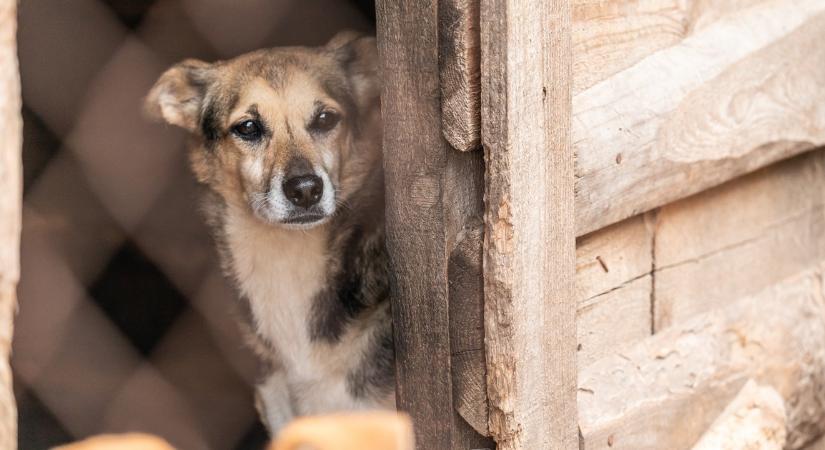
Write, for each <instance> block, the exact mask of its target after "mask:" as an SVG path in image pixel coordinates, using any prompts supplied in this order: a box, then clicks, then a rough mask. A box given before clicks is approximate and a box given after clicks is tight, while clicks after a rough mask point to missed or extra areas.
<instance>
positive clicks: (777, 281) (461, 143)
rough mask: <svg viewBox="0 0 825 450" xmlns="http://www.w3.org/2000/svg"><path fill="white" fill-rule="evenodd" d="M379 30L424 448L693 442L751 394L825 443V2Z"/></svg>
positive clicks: (736, 0)
mask: <svg viewBox="0 0 825 450" xmlns="http://www.w3.org/2000/svg"><path fill="white" fill-rule="evenodd" d="M377 19H378V41H379V51H380V53H381V56H382V61H383V71H384V83H385V85H384V96H383V98H382V101H383V108H384V111H383V113H384V119H385V135H384V144H385V167H386V170H387V194H388V195H387V230H388V244H389V247H390V253H391V255H392V261H391V264H392V269H393V273H395V277H396V278H395V280H394V283H393V291H392V294H393V302H394V303H393V311H394V318H395V333H396V352H397V360H398V366H399V367H398V372H397V386H398V402H399V407H400V408H402V409H405V410H407V411H409V412H410V413H411V414H412V415H413V417H414V419H415V422H416V426H417V428H416V437H417V440H418V448H421V449H447V448H453V449H474V448H492V447H493V446H494V445H495V446H497V448H499V449H554V448H564V449H568V448H586V449H593V448H628V449H644V448H650V449H654V448H689V447H691V446H692V445H693V444H694V443H696V442H697V441H698V440H699V438H700V437H701V436H702V434H703V433H704V432H705V431H706V430H707V429H708V428H709V427H710V426H711V423H712V422H713V421H714V419H715V418H716V417H717V415H719V414H721V413H722V411H723V410H724V409H725V406H726V405H727V404H728V402H730V401H732V400H733V398H734V396H735V395H736V394H737V392H738V391H739V389H740V388H741V387H742V386H743V385H745V382H746V381H747V380H749V379H753V380H755V382H758V383H760V384H763V385H765V386H768V387H771V388H773V389H775V390H776V391H778V393H779V394H780V395H781V397H782V398H783V399H784V401H785V404H784V407H785V408H786V410H787V411H786V413H787V414H786V416H785V417H784V418H783V420H784V422H783V427H784V428H783V430H786V431H787V447H786V448H801V447H803V446H804V445H806V444H808V443H809V442H810V441H812V440H813V439H814V438H815V437H816V436H817V435H819V434H821V433H822V431H823V430H824V429H825V358H824V356H825V354H824V353H823V347H824V346H823V342H825V308H824V307H823V304H825V301H823V293H822V289H821V286H822V284H821V283H822V269H823V266H822V261H823V260H825V251H823V249H825V246H824V245H823V243H825V228H823V226H825V216H823V205H825V203H824V202H823V200H825V199H823V195H825V185H823V179H825V173H823V165H822V164H823V154H822V153H823V152H822V151H814V152H812V153H808V154H806V155H804V156H797V157H795V156H796V155H800V154H802V153H805V152H808V151H811V150H814V149H815V148H817V147H818V146H821V145H823V144H825V45H823V42H825V2H823V1H818V0H812V1H791V0H775V1H774V0H722V1H704V0H688V1H681V0H657V1H652V2H649V1H638V0H622V1H619V0H616V1H613V0H608V1H593V0H518V1H517V0H418V1H414V0H413V1H401V2H398V1H391V0H378V1H377ZM788 158H791V159H790V160H789V161H787V162H780V161H782V160H785V159H788ZM775 163H776V164H775ZM763 168H764V169H763ZM760 169H762V170H760ZM754 172H755V173H754ZM734 179H736V180H734ZM717 186H718V187H717ZM703 191H704V192H703ZM700 193H701V194H700ZM732 336H735V337H736V338H735V339H734V338H732ZM754 392H762V391H760V390H759V389H758V388H752V389H751V390H748V391H745V390H743V394H741V395H742V396H744V397H745V398H748V397H747V396H748V395H756V394H753V393H754ZM760 395H761V394H760ZM743 401H744V400H740V403H741V402H743ZM768 403H770V402H768ZM737 404H738V403H737ZM720 426H723V425H720ZM723 429H724V428H723ZM766 429H767V428H766ZM742 436H744V434H743V435H741V436H740V437H741V439H743V440H742V441H741V443H743V445H744V443H747V442H750V441H747V439H745V438H744V437H742ZM705 442H715V441H713V440H712V439H711V438H708V439H706V440H705ZM706 448H707V447H706ZM731 448H736V447H731Z"/></svg>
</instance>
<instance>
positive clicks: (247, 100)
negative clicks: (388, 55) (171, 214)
mask: <svg viewBox="0 0 825 450" xmlns="http://www.w3.org/2000/svg"><path fill="white" fill-rule="evenodd" d="M379 91H380V80H379V76H378V70H377V55H376V50H375V40H374V39H373V38H369V37H363V36H359V35H355V34H353V33H342V34H339V35H338V36H336V37H335V38H333V39H332V40H331V41H330V42H329V43H328V44H327V45H326V46H323V47H320V48H302V47H291V48H275V49H268V50H260V51H256V52H253V53H249V54H246V55H243V56H240V57H237V58H235V59H232V60H229V61H223V62H217V63H214V64H207V63H205V62H201V61H196V60H187V61H184V62H182V63H180V64H178V65H176V66H174V67H172V68H171V69H169V70H168V71H167V72H166V73H164V74H163V75H162V76H161V77H160V79H159V80H158V81H157V83H156V84H155V86H154V87H153V88H152V90H151V92H150V93H149V95H148V97H147V99H146V107H147V111H148V112H149V114H150V115H152V116H154V117H158V118H162V119H163V120H165V121H167V122H168V123H171V124H174V125H178V126H180V127H183V128H185V129H186V130H188V131H189V132H190V133H191V135H192V144H191V146H190V161H191V166H192V169H193V171H194V173H195V176H196V177H197V179H198V181H199V182H200V183H202V184H203V185H205V186H206V187H207V189H206V193H205V197H206V201H205V205H206V208H205V210H206V215H207V219H208V222H209V224H210V226H211V227H212V229H213V231H214V235H215V239H216V241H217V244H218V248H219V251H220V254H221V259H222V262H223V266H224V269H225V271H226V272H227V275H228V276H229V277H230V278H231V279H233V280H234V281H235V283H236V285H237V287H238V290H239V291H240V296H241V298H242V299H243V300H244V303H245V305H246V310H247V311H248V313H249V314H248V316H249V317H248V318H249V320H248V322H249V328H250V330H251V333H250V334H251V335H252V336H254V339H253V340H254V348H255V349H256V350H257V352H258V354H259V355H260V357H261V358H262V360H263V361H264V363H265V364H264V365H265V366H266V367H267V370H266V376H265V377H264V378H263V380H262V382H261V383H260V385H259V386H258V389H257V391H258V400H259V402H258V405H259V409H260V410H261V413H262V416H263V419H264V421H265V422H266V423H267V425H268V427H269V429H270V431H271V432H273V433H275V432H277V431H278V430H279V429H280V428H281V426H282V425H283V424H284V423H285V422H287V421H288V420H289V419H290V418H291V417H293V416H294V415H307V414H318V413H325V412H330V411H340V410H352V409H373V408H392V407H394V401H395V398H394V390H393V346H392V328H391V327H392V325H391V320H390V312H389V302H388V300H387V276H388V274H387V261H386V259H387V258H386V253H385V249H384V234H383V233H384V222H383V220H384V219H383V190H384V188H383V173H382V168H381V165H382V162H381V148H380V141H381V123H380V102H379ZM322 112H323V113H326V115H325V116H324V117H325V118H327V119H329V118H330V117H332V118H333V119H331V120H327V121H326V122H323V121H321V119H323V118H321V119H319V117H320V114H321V113H322ZM336 119H337V120H336ZM250 122H252V123H253V125H254V126H253V125H249V123H250ZM319 123H320V124H321V125H319ZM330 124H332V125H331V126H330ZM250 129H253V130H258V132H257V133H250V134H244V133H246V132H248V131H249V130H250ZM250 136H251V137H250ZM296 171H298V172H307V173H313V174H314V175H317V177H318V178H320V179H321V180H322V181H323V194H321V195H319V200H318V202H317V204H314V205H313V206H312V207H311V208H306V209H302V208H299V207H297V205H298V204H297V203H296V204H294V205H293V204H290V200H289V199H288V198H287V196H285V194H284V192H286V189H287V188H286V187H282V186H284V184H283V183H284V182H285V181H286V179H287V178H289V176H290V173H293V172H296Z"/></svg>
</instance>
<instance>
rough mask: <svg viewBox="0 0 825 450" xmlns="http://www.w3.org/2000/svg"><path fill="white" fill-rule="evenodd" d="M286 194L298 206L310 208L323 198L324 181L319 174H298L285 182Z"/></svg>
mask: <svg viewBox="0 0 825 450" xmlns="http://www.w3.org/2000/svg"><path fill="white" fill-rule="evenodd" d="M283 189H284V195H286V198H287V199H289V201H290V202H291V203H292V204H293V205H295V206H298V207H301V208H309V207H310V206H313V205H315V204H317V203H318V201H320V200H321V195H323V193H324V182H323V180H321V178H320V177H318V176H317V175H311V174H310V175H298V176H295V177H292V178H290V179H288V180H286V181H285V182H284V186H283Z"/></svg>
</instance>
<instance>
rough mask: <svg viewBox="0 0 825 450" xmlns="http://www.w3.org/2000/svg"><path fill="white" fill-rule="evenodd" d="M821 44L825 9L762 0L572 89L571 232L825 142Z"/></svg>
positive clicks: (793, 0)
mask: <svg viewBox="0 0 825 450" xmlns="http://www.w3.org/2000/svg"><path fill="white" fill-rule="evenodd" d="M823 40H825V3H823V2H821V1H819V0H798V1H797V0H770V1H762V2H759V3H758V4H756V5H753V6H751V7H749V8H745V9H742V10H741V11H739V12H738V13H736V14H731V15H724V14H722V15H721V17H720V18H719V19H718V20H715V21H713V22H712V23H710V24H708V25H706V26H704V27H702V28H701V29H699V30H696V31H695V32H694V33H693V34H691V35H689V36H688V37H687V38H686V39H684V40H682V41H681V42H680V43H678V44H676V45H673V46H670V47H667V48H665V49H662V50H659V51H657V52H655V53H653V54H651V55H649V56H647V57H645V58H643V59H641V60H640V61H639V62H637V63H635V64H633V65H632V66H630V67H628V68H626V69H624V70H622V71H620V72H618V73H616V74H615V75H612V76H610V77H609V78H606V79H604V80H602V81H600V82H598V83H596V84H594V85H593V86H591V87H589V88H587V89H585V90H583V91H582V92H579V93H578V94H576V95H575V96H574V98H573V131H572V133H573V138H572V139H573V145H574V148H575V152H576V162H577V167H576V175H577V184H576V230H577V233H578V234H579V235H582V234H585V233H588V232H590V231H593V230H596V229H599V228H602V227H604V226H606V225H608V224H610V223H614V222H617V221H619V220H622V219H624V218H627V217H630V216H633V215H635V214H638V213H640V212H644V211H647V210H649V209H652V208H655V207H658V206H661V205H664V204H666V203H670V202H672V201H674V200H677V199H680V198H683V197H686V196H688V195H691V194H694V193H696V192H700V191H702V190H705V189H707V188H709V187H712V186H715V185H717V184H720V183H722V182H724V181H726V180H729V179H731V178H734V177H736V176H739V175H742V174H744V173H748V172H751V171H753V170H755V169H758V168H760V167H763V166H766V165H768V164H770V163H773V162H775V161H778V160H780V159H784V158H788V157H790V156H793V155H795V154H798V153H800V152H803V151H806V150H810V149H811V148H814V147H816V146H818V145H822V144H825V106H823V105H825V88H823V85H822V80H823V79H825V46H822V45H821V42H822V41H823ZM720 42H724V45H720V44H719V43H720Z"/></svg>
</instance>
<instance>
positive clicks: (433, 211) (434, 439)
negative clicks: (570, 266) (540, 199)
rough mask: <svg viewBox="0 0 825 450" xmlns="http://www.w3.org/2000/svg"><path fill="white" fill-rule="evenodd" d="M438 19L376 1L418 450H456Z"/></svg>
mask: <svg viewBox="0 0 825 450" xmlns="http://www.w3.org/2000/svg"><path fill="white" fill-rule="evenodd" d="M436 13H437V4H436V1H435V0H415V1H408V2H396V1H392V0H379V1H378V2H376V16H377V22H378V27H377V28H378V30H377V32H378V50H379V54H380V57H381V58H380V59H381V64H382V70H383V77H384V78H383V92H382V96H381V99H382V114H383V116H384V169H385V179H386V194H387V195H386V230H387V247H388V251H389V254H390V268H391V273H392V274H393V279H392V282H391V297H392V312H393V323H394V334H395V355H396V378H397V383H396V387H397V389H396V391H397V402H398V407H399V408H400V409H401V410H403V411H406V412H408V413H409V414H410V415H411V417H412V419H413V422H414V424H415V435H416V448H419V449H436V448H438V449H447V448H450V446H451V440H452V430H453V426H452V424H453V418H454V412H453V405H452V381H451V378H450V336H449V312H448V303H447V261H446V260H447V251H448V248H447V242H446V233H445V218H444V214H445V213H444V208H443V206H442V194H443V190H444V188H443V179H444V172H445V168H446V164H447V152H448V151H450V149H449V147H448V146H447V144H446V142H445V141H444V138H443V136H442V134H441V108H440V105H439V99H438V96H437V95H434V93H437V92H438V89H439V74H438V46H437V44H438V42H437V40H438V38H437V35H438V33H437V20H436Z"/></svg>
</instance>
